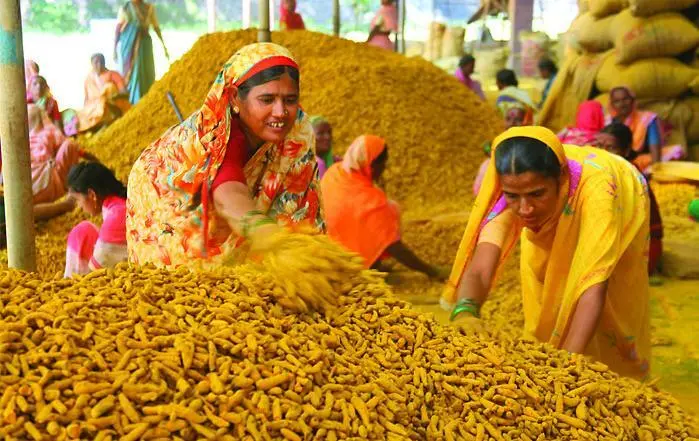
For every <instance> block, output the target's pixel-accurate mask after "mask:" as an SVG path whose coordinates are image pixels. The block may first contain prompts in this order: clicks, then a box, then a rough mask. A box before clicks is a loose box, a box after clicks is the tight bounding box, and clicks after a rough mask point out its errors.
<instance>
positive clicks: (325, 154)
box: [311, 116, 342, 179]
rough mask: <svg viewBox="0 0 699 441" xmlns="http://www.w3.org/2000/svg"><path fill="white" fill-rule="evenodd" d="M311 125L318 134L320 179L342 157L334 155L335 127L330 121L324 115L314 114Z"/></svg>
mask: <svg viewBox="0 0 699 441" xmlns="http://www.w3.org/2000/svg"><path fill="white" fill-rule="evenodd" d="M311 125H312V126H313V133H314V134H315V135H316V161H317V162H318V179H321V178H322V177H323V175H324V174H325V172H326V171H327V170H328V169H329V168H330V167H331V166H332V165H333V164H334V163H336V162H338V161H341V160H342V158H340V157H339V156H335V155H333V129H332V127H331V126H330V122H329V121H328V120H327V119H325V118H323V117H322V116H312V117H311Z"/></svg>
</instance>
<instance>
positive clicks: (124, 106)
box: [78, 54, 131, 132]
mask: <svg viewBox="0 0 699 441" xmlns="http://www.w3.org/2000/svg"><path fill="white" fill-rule="evenodd" d="M91 62H92V71H91V72H90V73H89V74H88V75H87V78H86V79H85V107H83V108H82V110H81V111H79V112H78V119H79V124H78V127H79V130H80V131H81V132H86V131H90V130H95V129H99V128H101V127H103V126H106V125H107V124H109V123H111V122H112V121H114V120H115V119H117V118H119V117H121V116H122V115H123V114H124V112H126V111H127V110H128V109H129V108H130V107H131V104H130V103H129V95H128V91H127V90H126V83H125V82H124V78H122V76H121V75H120V74H119V73H118V72H116V71H113V70H108V69H107V68H106V66H105V60H104V55H102V54H94V55H93V56H92V58H91Z"/></svg>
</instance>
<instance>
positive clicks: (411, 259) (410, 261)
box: [386, 240, 446, 280]
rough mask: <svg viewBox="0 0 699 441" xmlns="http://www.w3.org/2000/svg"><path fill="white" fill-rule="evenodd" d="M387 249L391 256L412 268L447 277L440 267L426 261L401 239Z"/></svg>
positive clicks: (439, 277) (438, 277)
mask: <svg viewBox="0 0 699 441" xmlns="http://www.w3.org/2000/svg"><path fill="white" fill-rule="evenodd" d="M386 251H387V252H388V254H390V255H391V257H393V258H394V259H396V260H397V261H398V262H400V263H401V264H403V265H405V266H407V267H408V268H410V269H412V270H415V271H419V272H421V273H423V274H427V275H428V276H430V277H433V278H436V279H442V280H444V279H445V278H446V275H445V274H441V271H440V270H439V269H438V268H436V267H434V266H432V265H430V264H428V263H425V262H424V261H423V260H422V259H420V258H419V257H417V256H416V255H415V253H413V252H412V251H411V250H410V248H408V247H407V246H406V245H405V244H404V243H403V242H401V241H400V240H399V241H398V242H394V243H393V244H391V245H389V247H388V248H387V249H386Z"/></svg>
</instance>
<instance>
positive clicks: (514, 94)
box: [495, 69, 536, 121]
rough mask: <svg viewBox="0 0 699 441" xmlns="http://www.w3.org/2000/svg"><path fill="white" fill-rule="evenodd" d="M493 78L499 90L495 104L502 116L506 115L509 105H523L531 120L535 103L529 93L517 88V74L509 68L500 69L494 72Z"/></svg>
mask: <svg viewBox="0 0 699 441" xmlns="http://www.w3.org/2000/svg"><path fill="white" fill-rule="evenodd" d="M495 80H496V83H497V86H498V90H499V91H500V93H499V94H498V99H497V101H496V102H495V104H496V105H497V108H498V110H500V114H501V115H502V116H503V118H504V117H505V115H507V110H508V109H509V108H510V107H524V109H525V110H526V112H527V119H530V120H532V121H533V120H534V112H535V109H536V105H535V104H534V102H533V101H532V99H531V97H530V96H529V93H527V92H526V91H524V90H522V89H520V88H519V81H518V80H517V74H515V72H514V71H513V70H510V69H502V70H500V71H498V73H497V74H496V77H495Z"/></svg>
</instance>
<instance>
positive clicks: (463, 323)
mask: <svg viewBox="0 0 699 441" xmlns="http://www.w3.org/2000/svg"><path fill="white" fill-rule="evenodd" d="M451 323H452V325H453V326H456V327H458V328H460V329H461V330H462V331H464V333H465V334H487V333H488V331H487V330H486V328H485V324H484V322H483V320H481V319H479V318H477V317H474V316H473V315H471V314H468V313H463V314H461V315H459V316H458V317H457V318H455V319H454V321H452V322H451Z"/></svg>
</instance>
